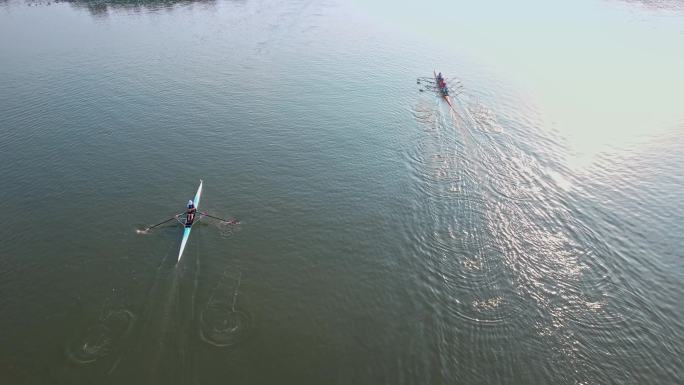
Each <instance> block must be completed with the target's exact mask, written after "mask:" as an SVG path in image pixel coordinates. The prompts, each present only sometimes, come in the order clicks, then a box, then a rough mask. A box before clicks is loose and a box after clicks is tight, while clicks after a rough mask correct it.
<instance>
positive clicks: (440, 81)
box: [416, 71, 463, 112]
mask: <svg viewBox="0 0 684 385" xmlns="http://www.w3.org/2000/svg"><path fill="white" fill-rule="evenodd" d="M433 75H434V76H433V77H422V78H418V80H417V81H416V83H417V84H420V85H421V88H420V89H419V90H420V91H421V92H423V91H434V92H437V93H439V94H440V95H441V96H442V98H444V100H445V101H446V102H447V104H448V105H449V108H451V110H452V111H454V112H455V110H454V103H453V102H452V100H451V96H452V95H458V94H459V93H460V92H461V91H462V90H463V86H462V85H461V82H459V81H458V80H450V81H447V80H446V79H445V78H444V77H443V76H442V73H441V72H440V73H437V71H433Z"/></svg>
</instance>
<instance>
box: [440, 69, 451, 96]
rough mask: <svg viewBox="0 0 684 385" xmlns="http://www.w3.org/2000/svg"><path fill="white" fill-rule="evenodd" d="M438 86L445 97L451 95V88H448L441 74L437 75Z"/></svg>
mask: <svg viewBox="0 0 684 385" xmlns="http://www.w3.org/2000/svg"><path fill="white" fill-rule="evenodd" d="M437 86H439V90H440V91H442V93H443V94H444V95H448V94H449V88H448V87H447V84H446V80H444V77H442V73H441V72H440V73H439V74H437Z"/></svg>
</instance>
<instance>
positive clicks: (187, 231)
mask: <svg viewBox="0 0 684 385" xmlns="http://www.w3.org/2000/svg"><path fill="white" fill-rule="evenodd" d="M202 183H203V181H202V179H200V184H199V187H198V188H197V193H196V194H195V199H194V200H193V201H192V202H193V203H194V204H195V208H196V209H198V210H199V204H200V196H201V195H202ZM186 221H187V219H186ZM194 223H195V221H192V223H190V224H188V223H187V222H186V223H184V224H183V225H184V228H183V239H181V244H180V250H179V251H178V262H180V260H181V257H182V256H183V250H185V244H186V243H188V238H190V230H192V225H193V224H194Z"/></svg>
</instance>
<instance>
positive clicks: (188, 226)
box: [138, 179, 240, 262]
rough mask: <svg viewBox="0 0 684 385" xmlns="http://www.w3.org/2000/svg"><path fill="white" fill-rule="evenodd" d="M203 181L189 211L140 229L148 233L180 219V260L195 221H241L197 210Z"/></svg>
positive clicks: (236, 222)
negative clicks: (181, 236) (181, 231)
mask: <svg viewBox="0 0 684 385" xmlns="http://www.w3.org/2000/svg"><path fill="white" fill-rule="evenodd" d="M203 183H204V182H203V181H202V179H200V184H199V187H197V193H195V199H194V200H193V201H192V202H188V203H192V205H188V211H187V212H185V213H180V214H176V215H174V216H172V217H171V218H169V219H167V220H165V221H162V222H159V223H157V224H156V225H152V226H148V227H146V228H145V229H142V230H138V233H139V234H147V232H148V231H150V230H152V229H154V228H156V227H159V226H162V225H164V224H165V223H168V222H170V221H173V220H176V221H178V222H179V223H180V224H181V225H183V238H181V244H180V249H179V250H178V262H180V260H181V258H182V257H183V250H185V245H186V244H187V243H188V238H190V231H192V225H194V224H195V222H197V221H199V220H200V219H202V218H204V217H209V218H213V219H217V220H219V221H221V222H223V223H226V224H229V225H237V224H240V221H239V220H237V219H235V218H231V219H223V218H219V217H215V216H213V215H210V214H207V213H206V212H200V211H198V210H197V209H198V208H199V204H200V197H201V196H202V184H203ZM191 208H194V210H190V209H191ZM190 215H193V217H192V218H191V220H190V221H188V216H190Z"/></svg>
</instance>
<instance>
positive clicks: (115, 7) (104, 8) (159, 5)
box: [0, 0, 240, 17]
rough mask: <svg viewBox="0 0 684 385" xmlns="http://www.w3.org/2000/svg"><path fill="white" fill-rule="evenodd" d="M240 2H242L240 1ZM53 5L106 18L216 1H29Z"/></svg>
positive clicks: (3, 0) (1, 1) (208, 3)
mask: <svg viewBox="0 0 684 385" xmlns="http://www.w3.org/2000/svg"><path fill="white" fill-rule="evenodd" d="M238 1H240V0H238ZM1 3H5V4H9V3H11V1H10V0H0V4H1ZM52 3H54V4H58V3H68V4H71V5H72V6H73V7H75V8H81V9H87V10H88V12H90V13H91V15H93V16H99V17H106V16H108V15H109V13H110V12H117V11H125V12H133V13H149V12H157V11H162V10H171V9H174V8H176V7H185V6H192V5H194V4H199V5H206V6H214V5H215V4H216V0H93V1H89V0H55V1H50V0H27V1H26V4H27V5H29V6H40V5H51V4H52Z"/></svg>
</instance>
